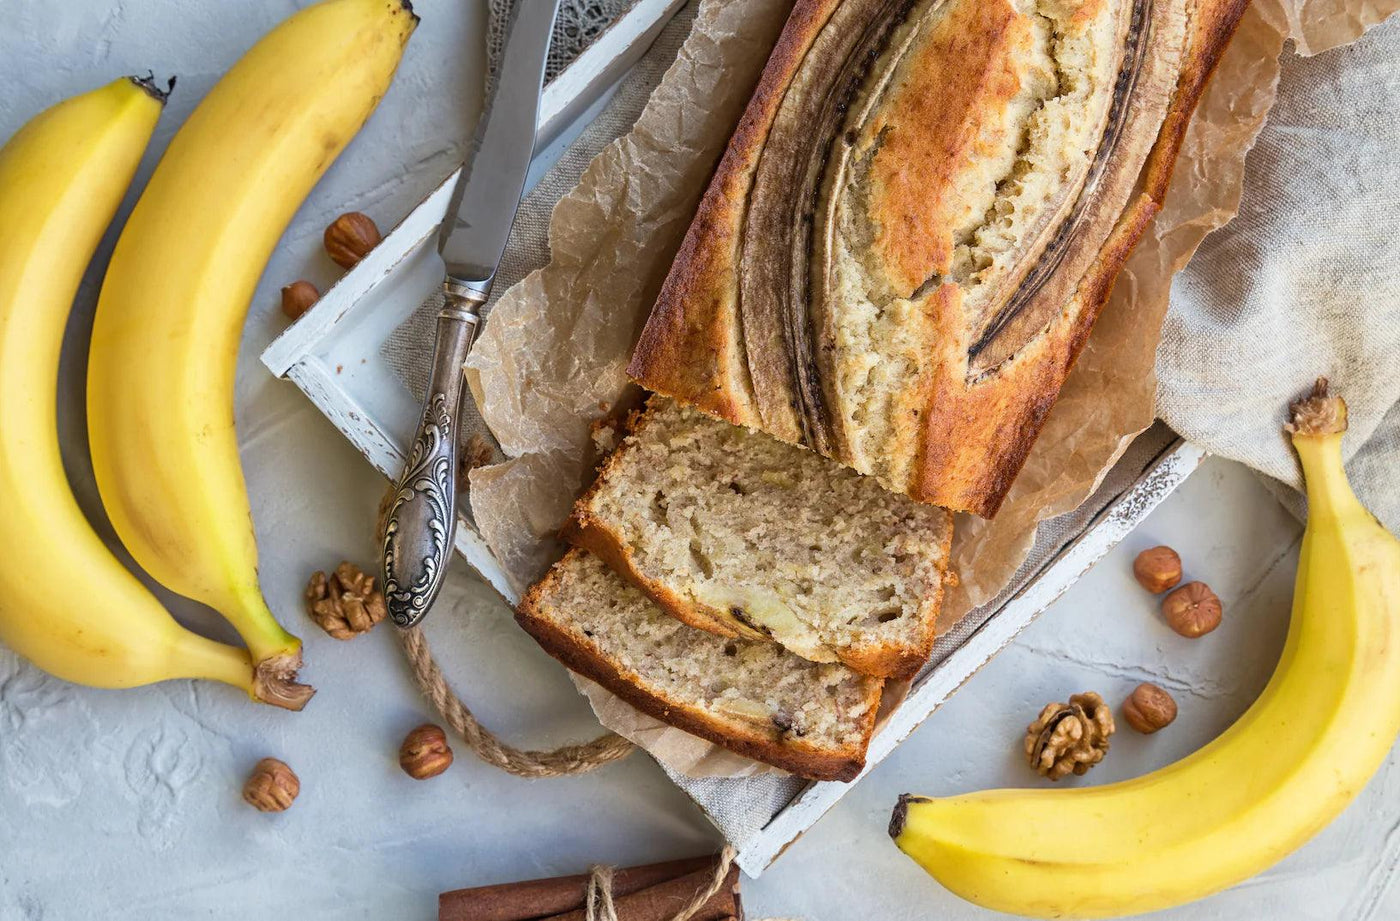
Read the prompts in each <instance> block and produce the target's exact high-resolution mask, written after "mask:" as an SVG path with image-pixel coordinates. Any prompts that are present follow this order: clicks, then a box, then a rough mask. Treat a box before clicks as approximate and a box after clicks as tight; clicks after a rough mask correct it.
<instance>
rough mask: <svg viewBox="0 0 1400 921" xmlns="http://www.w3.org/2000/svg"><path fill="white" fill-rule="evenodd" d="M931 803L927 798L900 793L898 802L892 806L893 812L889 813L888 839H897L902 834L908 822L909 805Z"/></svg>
mask: <svg viewBox="0 0 1400 921" xmlns="http://www.w3.org/2000/svg"><path fill="white" fill-rule="evenodd" d="M929 802H932V800H931V799H929V798H928V797H927V796H915V795H914V794H912V793H901V794H900V795H899V802H897V803H895V804H894V811H893V812H892V813H890V837H891V838H898V837H899V836H900V835H902V834H904V825H905V823H907V822H908V821H909V804H910V803H929Z"/></svg>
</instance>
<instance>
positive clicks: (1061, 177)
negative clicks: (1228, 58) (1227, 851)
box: [629, 0, 1245, 517]
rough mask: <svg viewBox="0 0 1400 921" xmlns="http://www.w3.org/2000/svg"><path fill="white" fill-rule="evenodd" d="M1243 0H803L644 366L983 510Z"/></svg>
mask: <svg viewBox="0 0 1400 921" xmlns="http://www.w3.org/2000/svg"><path fill="white" fill-rule="evenodd" d="M1244 6H1245V4H1244V2H1243V0H910V2H903V3H889V2H886V0H798V2H797V4H796V7H795V9H794V13H793V16H792V18H791V19H790V20H789V24H788V28H787V29H785V31H784V34H783V37H782V39H781V40H780V42H779V45H778V47H777V49H775V51H774V54H773V56H772V58H771V59H770V61H769V65H768V69H767V70H766V71H765V74H764V77H763V80H762V81H761V83H760V88H761V92H759V93H758V94H756V95H755V96H754V98H753V100H752V101H751V103H750V105H749V109H748V110H747V111H746V113H745V116H744V120H743V122H742V124H741V126H740V131H739V132H737V133H736V134H735V136H734V138H733V139H732V140H731V144H730V149H729V151H728V152H727V153H726V155H725V158H724V160H723V161H722V162H721V164H720V168H719V170H718V172H717V174H716V176H715V178H714V181H713V182H712V184H711V187H710V190H709V192H708V193H707V195H706V197H705V200H704V201H703V202H702V204H701V208H700V212H699V214H698V215H697V218H696V222H695V223H694V224H693V225H692V227H691V231H690V233H689V235H688V236H687V240H686V243H685V245H684V246H683V247H682V250H681V254H680V256H679V258H678V259H677V260H676V263H675V264H674V265H673V267H672V270H671V274H670V277H669V278H668V279H667V283H666V285H665V286H663V289H662V292H661V296H660V298H659V299H658V302H657V305H656V308H655V310H654V311H653V314H652V319H651V321H649V322H648V324H647V327H646V329H645V330H644V331H643V334H642V337H641V339H640V341H639V343H638V347H637V350H636V351H635V353H634V355H633V359H632V363H631V365H630V366H629V372H630V373H631V374H632V375H633V377H634V378H635V379H636V380H637V381H638V382H639V383H641V384H643V385H644V386H646V387H648V388H650V389H652V390H655V391H657V392H660V393H663V394H668V395H671V396H675V397H676V398H678V399H680V400H681V401H683V402H685V403H688V404H691V405H694V406H696V407H698V408H700V409H701V410H703V411H705V412H708V413H711V414H713V415H716V416H719V417H722V418H725V419H728V420H729V421H731V422H735V423H738V424H741V425H745V426H749V427H752V428H756V429H760V430H762V431H765V432H768V433H770V434H773V435H776V436H777V437H779V438H782V439H784V440H787V441H791V442H794V443H800V444H805V445H807V446H810V447H811V448H813V449H814V450H816V451H818V452H819V453H821V454H824V455H826V456H828V457H831V458H834V459H836V460H838V461H840V462H842V463H844V464H847V465H849V466H851V467H853V468H854V469H856V470H858V471H860V472H862V473H866V474H870V475H873V476H875V477H877V478H878V479H879V480H880V481H881V482H882V483H884V484H885V485H886V486H887V487H889V488H890V489H892V490H895V491H898V492H902V493H906V494H908V495H909V496H911V497H913V498H915V499H917V500H919V501H921V502H926V503H931V504H935V505H940V506H944V507H947V508H950V509H953V510H956V511H970V512H973V513H975V514H978V515H983V516H987V517H990V516H991V515H994V514H995V513H996V511H997V509H998V508H999V507H1000V505H1001V502H1002V500H1003V499H1004V498H1005V495H1006V493H1007V491H1008V490H1009V489H1010V486H1011V483H1012V482H1013V480H1014V478H1015V476H1016V474H1017V473H1018V472H1019V470H1020V468H1021V465H1022V464H1023V463H1024V461H1025V458H1026V455H1027V454H1028V453H1029V451H1030V448H1031V445H1032V444H1033V443H1034V441H1035V438H1036V436H1037V435H1038V433H1039V431H1040V428H1041V425H1042V423H1043V421H1044V419H1045V416H1046V414H1047V413H1048V412H1049V410H1050V407H1051V406H1052V405H1053V404H1054V401H1055V399H1056V397H1057V396H1058V393H1059V390H1060V387H1061V386H1062V385H1063V383H1064V380H1065V378H1066V376H1067V375H1068V373H1069V370H1070V368H1071V367H1072V366H1073V365H1074V362H1075V360H1076V359H1077V357H1078V355H1079V353H1080V351H1081V350H1082V348H1083V346H1084V343H1085V341H1086V339H1087V337H1088V334H1089V331H1090V329H1091V328H1092V326H1093V324H1094V322H1095V321H1096V319H1097V317H1098V315H1099V313H1100V312H1101V310H1102V309H1103V306H1104V304H1105V303H1106V301H1107V299H1108V295H1109V293H1110V292H1111V290H1112V287H1113V281H1114V279H1115V278H1116V275H1117V272H1118V270H1119V269H1120V268H1121V266H1122V264H1123V262H1124V261H1125V260H1126V259H1127V257H1128V255H1129V254H1130V253H1131V252H1132V249H1133V247H1134V246H1135V245H1136V243H1137V241H1138V240H1139V239H1140V238H1141V236H1142V234H1143V233H1145V232H1146V228H1147V226H1148V224H1149V223H1150V221H1151V219H1152V217H1153V216H1154V215H1155V214H1156V213H1157V211H1158V210H1159V209H1160V207H1161V202H1162V199H1163V197H1164V195H1165V191H1166V184H1165V181H1164V180H1165V178H1166V177H1169V176H1170V166H1171V162H1172V160H1173V159H1174V158H1175V155H1176V151H1177V150H1178V149H1179V145H1180V143H1181V138H1182V134H1183V132H1184V125H1185V123H1186V121H1187V120H1189V117H1190V114H1191V112H1192V111H1193V110H1194V107H1195V104H1196V102H1197V100H1198V99H1199V97H1200V94H1201V92H1202V90H1203V89H1204V86H1205V82H1206V78H1207V77H1208V76H1209V73H1210V70H1211V69H1212V68H1213V66H1214V63H1215V61H1216V60H1218V58H1219V56H1220V54H1221V53H1222V52H1223V50H1224V47H1225V45H1226V44H1227V43H1228V40H1229V38H1230V35H1231V34H1232V32H1233V29H1234V26H1235V24H1236V23H1237V22H1238V19H1239V17H1240V16H1241V15H1242V13H1243V9H1244ZM1198 24H1206V25H1205V26H1200V25H1198ZM740 267H742V271H741V270H740ZM682 330H683V331H684V334H683V335H682V334H681V332H680V331H682ZM702 353H703V360H701V357H699V356H701V355H702ZM714 369H725V370H724V372H723V373H719V372H718V371H716V370H714ZM734 369H745V371H746V372H747V373H738V372H736V371H735V370H734Z"/></svg>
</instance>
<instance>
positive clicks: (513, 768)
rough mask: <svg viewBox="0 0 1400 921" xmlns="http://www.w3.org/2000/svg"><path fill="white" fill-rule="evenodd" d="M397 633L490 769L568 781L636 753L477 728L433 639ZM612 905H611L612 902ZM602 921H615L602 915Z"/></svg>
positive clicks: (422, 684) (604, 741) (415, 630)
mask: <svg viewBox="0 0 1400 921" xmlns="http://www.w3.org/2000/svg"><path fill="white" fill-rule="evenodd" d="M395 632H396V633H398V636H399V642H400V643H402V644H403V649H404V654H405V655H407V656H408V664H409V666H410V667H411V668H412V670H413V679H414V681H415V682H417V684H418V688H419V690H421V691H422V692H423V694H424V696H426V697H427V698H428V700H430V701H432V704H433V707H434V708H436V709H437V711H438V713H439V714H441V715H442V718H443V719H444V720H445V721H446V722H447V725H449V726H451V727H452V728H453V729H454V730H455V731H456V732H457V734H458V735H459V736H461V737H462V739H463V741H465V742H466V743H467V745H468V746H469V747H470V748H471V750H472V751H473V752H475V753H476V756H477V757H478V758H480V759H481V760H482V761H485V762H486V763H487V764H490V765H494V766H495V767H498V768H500V769H501V770H503V771H505V772H506V773H508V774H514V775H516V776H517V777H563V776H566V775H569V774H585V773H587V772H589V771H594V770H597V769H598V768H600V767H602V766H603V765H605V764H611V763H612V762H614V761H618V760H621V759H622V758H626V757H627V756H628V755H630V754H632V752H634V751H635V750H636V746H635V745H633V744H632V743H631V742H629V741H627V740H626V739H624V738H623V737H622V736H620V735H618V734H617V733H615V732H606V733H604V734H603V735H601V736H599V737H598V738H596V739H594V740H593V741H592V742H585V743H584V744H582V745H565V746H563V747H561V748H556V749H554V750H552V751H525V750H523V749H519V748H515V747H514V746H511V745H507V744H506V743H505V742H502V741H501V740H500V739H499V738H498V737H497V736H496V734H495V733H493V732H492V731H491V730H489V729H487V728H486V727H485V726H483V725H481V723H479V722H477V719H476V717H475V716H473V715H472V711H471V709H470V708H469V707H467V705H466V704H464V703H462V699H461V698H460V697H458V696H457V695H456V693H454V692H453V690H452V688H451V686H450V685H448V683H447V679H446V678H444V677H443V675H442V669H441V668H439V667H438V664H437V660H436V659H434V658H433V653H432V650H430V649H429V648H428V639H427V637H425V636H424V635H423V630H422V628H421V627H408V628H406V629H400V630H396V631H395ZM726 872H728V868H727V867H726ZM590 891H591V890H590ZM713 894H714V893H711V895H713ZM608 904H609V905H611V899H609V900H608ZM589 917H590V918H592V917H593V916H592V915H589ZM599 921H614V919H613V918H612V917H611V916H608V915H600V916H599Z"/></svg>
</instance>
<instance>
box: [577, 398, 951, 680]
mask: <svg viewBox="0 0 1400 921" xmlns="http://www.w3.org/2000/svg"><path fill="white" fill-rule="evenodd" d="M630 428H631V431H630V434H629V435H628V436H627V437H626V439H625V440H624V441H623V442H622V444H621V446H620V447H619V448H618V449H617V450H616V451H615V452H614V453H613V454H612V456H611V457H610V458H609V459H608V460H607V461H606V463H605V464H604V465H603V469H602V471H601V472H600V474H599V477H598V480H597V482H596V483H595V484H594V485H593V487H592V488H591V489H589V491H588V492H587V493H585V494H584V496H583V498H582V499H580V500H579V503H578V505H577V506H576V508H575V511H574V515H573V518H572V519H571V520H570V522H569V524H568V525H567V526H566V528H565V532H564V533H565V536H566V537H567V538H568V539H569V540H571V541H572V542H573V543H575V544H578V545H579V546H582V547H586V548H587V549H589V550H591V551H593V552H594V553H595V554H597V555H598V556H600V557H602V558H603V559H604V560H606V561H607V562H608V564H609V565H611V566H612V567H613V568H614V569H615V570H617V571H618V572H619V573H621V574H623V575H624V576H626V577H627V578H628V579H630V580H631V581H632V582H634V583H636V584H637V585H638V586H639V587H640V588H641V589H642V590H643V591H645V592H646V593H647V594H648V595H650V596H651V597H652V599H653V600H655V601H656V602H657V603H658V604H660V605H661V606H662V607H663V608H665V609H666V610H667V611H668V612H669V613H670V614H671V615H672V616H674V617H676V618H679V619H680V620H682V621H684V622H685V623H687V624H689V625H691V626H692V627H699V628H700V629H702V630H708V631H710V632H712V633H718V634H720V635H722V636H733V637H743V638H746V639H755V640H762V639H768V640H773V641H776V642H778V643H780V644H782V645H783V646H785V647H787V648H788V649H789V650H791V651H792V652H795V653H797V654H798V655H800V656H802V657H804V658H807V659H811V660H813V661H816V662H836V661H840V662H844V663H845V664H846V665H848V666H850V667H851V668H853V669H855V670H856V671H858V672H862V673H864V674H867V675H874V676H878V677H882V678H904V677H910V676H912V675H913V674H914V673H915V672H916V671H918V669H919V667H920V666H922V665H923V663H924V662H925V661H926V660H927V659H928V656H929V652H930V650H931V649H932V648H933V641H934V621H935V620H936V618H937V615H938V607H939V603H940V602H941V600H942V595H943V579H944V575H945V572H946V569H947V565H948V544H949V541H950V539H951V537H952V524H951V516H950V515H949V513H948V512H946V511H944V510H943V509H939V508H935V507H933V506H929V505H923V504H921V503H918V502H915V501H914V500H912V499H910V498H908V497H907V496H904V495H900V494H895V493H891V492H889V491H887V490H885V489H884V488H882V487H881V486H880V485H879V484H878V483H877V482H876V481H875V480H874V479H873V478H871V477H865V476H861V475H859V474H857V473H856V472H855V471H853V470H851V469H850V468H848V467H844V466H842V465H841V464H839V463H838V462H836V461H833V460H830V459H829V458H825V457H822V456H821V455H820V454H817V453H816V452H814V451H809V450H807V449H805V448H800V447H797V446H795V445H791V444H788V443H786V442H782V441H779V440H778V439H776V438H773V437H771V436H768V435H764V434H761V433H756V432H753V431H750V430H748V429H744V428H740V427H738V426H735V425H731V424H729V423H728V422H723V421H721V420H718V419H715V418H713V417H711V416H708V415H706V414H704V413H702V412H699V411H697V410H695V409H691V408H688V407H683V406H680V405H679V404H677V403H676V402H675V401H674V400H671V399H668V398H665V397H652V398H651V400H650V402H649V403H648V404H647V407H646V409H645V410H643V411H642V412H641V413H639V414H636V415H634V417H633V418H632V420H631V426H630Z"/></svg>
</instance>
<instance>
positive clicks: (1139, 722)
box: [1123, 684, 1176, 735]
mask: <svg viewBox="0 0 1400 921" xmlns="http://www.w3.org/2000/svg"><path fill="white" fill-rule="evenodd" d="M1123 719H1125V720H1127V721H1128V725H1129V726H1131V727H1133V728H1134V729H1136V730H1137V731H1138V732H1141V733H1143V734H1144V735H1151V734H1152V733H1154V732H1156V731H1157V730H1158V729H1161V728H1162V727H1163V726H1169V725H1171V721H1172V720H1174V719H1176V701H1174V700H1172V696H1171V695H1170V694H1168V693H1167V692H1166V691H1164V690H1162V689H1161V688H1159V687H1157V685H1155V684H1140V685H1138V686H1137V687H1136V688H1133V693H1131V694H1129V695H1128V699H1127V700H1125V701H1123Z"/></svg>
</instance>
